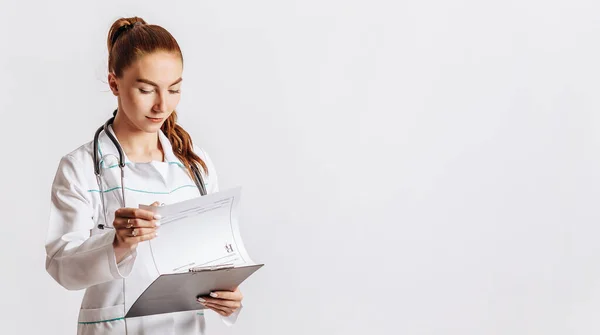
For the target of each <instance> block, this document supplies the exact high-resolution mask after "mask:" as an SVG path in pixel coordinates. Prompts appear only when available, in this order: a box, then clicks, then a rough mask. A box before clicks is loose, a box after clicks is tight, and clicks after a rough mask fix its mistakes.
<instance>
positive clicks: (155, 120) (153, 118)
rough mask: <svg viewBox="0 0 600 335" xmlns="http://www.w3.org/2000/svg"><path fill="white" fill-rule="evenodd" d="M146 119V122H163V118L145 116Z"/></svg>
mask: <svg viewBox="0 0 600 335" xmlns="http://www.w3.org/2000/svg"><path fill="white" fill-rule="evenodd" d="M146 118H147V119H148V120H150V121H152V122H161V121H162V120H163V118H161V117H149V116H146Z"/></svg>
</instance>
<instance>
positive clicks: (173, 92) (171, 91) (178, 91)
mask: <svg viewBox="0 0 600 335" xmlns="http://www.w3.org/2000/svg"><path fill="white" fill-rule="evenodd" d="M169 93H171V94H179V93H181V90H169Z"/></svg>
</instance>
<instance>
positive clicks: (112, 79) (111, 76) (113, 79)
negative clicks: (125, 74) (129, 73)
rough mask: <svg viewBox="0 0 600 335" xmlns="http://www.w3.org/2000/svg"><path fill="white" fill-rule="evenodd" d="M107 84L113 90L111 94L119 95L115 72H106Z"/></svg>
mask: <svg viewBox="0 0 600 335" xmlns="http://www.w3.org/2000/svg"><path fill="white" fill-rule="evenodd" d="M108 86H109V87H110V90H111V91H112V92H113V95H114V96H116V97H118V96H119V87H118V85H117V76H115V74H114V73H112V72H111V73H109V74H108Z"/></svg>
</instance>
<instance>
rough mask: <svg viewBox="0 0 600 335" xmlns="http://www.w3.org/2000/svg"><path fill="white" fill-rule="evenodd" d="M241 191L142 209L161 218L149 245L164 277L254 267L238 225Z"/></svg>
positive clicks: (231, 190) (157, 267)
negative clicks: (154, 236) (219, 269)
mask: <svg viewBox="0 0 600 335" xmlns="http://www.w3.org/2000/svg"><path fill="white" fill-rule="evenodd" d="M240 192H241V188H240V187H238V188H233V189H230V190H225V191H222V192H218V193H213V194H208V195H205V196H202V197H197V198H194V199H190V200H186V201H183V202H179V203H175V204H167V205H165V206H161V207H155V206H145V205H140V208H142V209H146V210H149V211H152V212H154V213H157V214H160V215H161V216H162V219H161V220H160V222H161V226H160V228H159V229H158V236H157V237H156V238H154V239H152V240H150V241H149V243H150V248H151V251H152V256H153V259H154V265H155V266H156V269H157V271H158V272H159V273H160V274H161V275H162V274H173V273H182V272H190V271H202V270H204V269H217V268H221V267H239V266H246V265H255V263H254V262H253V261H252V260H251V259H250V256H249V255H248V253H247V252H246V248H245V247H244V243H243V241H242V237H241V235H240V231H239V225H238V205H239V201H240Z"/></svg>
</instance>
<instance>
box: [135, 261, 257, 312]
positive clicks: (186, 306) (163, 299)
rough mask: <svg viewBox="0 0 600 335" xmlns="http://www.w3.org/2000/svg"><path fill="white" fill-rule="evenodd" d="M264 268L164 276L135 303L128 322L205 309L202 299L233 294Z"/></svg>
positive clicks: (252, 267) (211, 270)
mask: <svg viewBox="0 0 600 335" xmlns="http://www.w3.org/2000/svg"><path fill="white" fill-rule="evenodd" d="M262 266H264V264H254V265H244V266H239V267H232V266H231V267H215V268H210V267H209V268H202V269H195V270H190V271H189V272H181V273H172V274H163V275H160V276H159V277H158V278H157V279H156V280H155V281H154V282H152V284H150V286H148V287H147V288H146V290H145V291H144V292H143V293H142V294H141V295H140V296H139V297H138V298H137V300H136V301H135V302H134V303H133V305H132V306H131V308H130V309H129V311H128V312H127V314H126V315H125V318H134V317H139V316H145V315H154V314H164V313H173V312H183V311H191V310H200V309H205V308H207V307H204V306H203V305H202V304H200V303H198V301H196V298H197V297H198V296H206V295H209V294H210V292H213V291H232V290H234V289H235V288H236V287H237V286H239V285H240V284H241V283H242V282H243V281H244V280H246V279H247V278H248V277H250V275H252V274H253V273H254V272H256V270H258V269H260V268H261V267H262Z"/></svg>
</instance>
